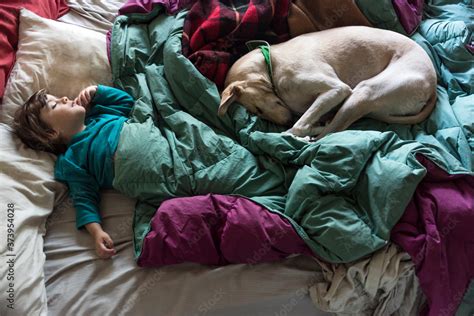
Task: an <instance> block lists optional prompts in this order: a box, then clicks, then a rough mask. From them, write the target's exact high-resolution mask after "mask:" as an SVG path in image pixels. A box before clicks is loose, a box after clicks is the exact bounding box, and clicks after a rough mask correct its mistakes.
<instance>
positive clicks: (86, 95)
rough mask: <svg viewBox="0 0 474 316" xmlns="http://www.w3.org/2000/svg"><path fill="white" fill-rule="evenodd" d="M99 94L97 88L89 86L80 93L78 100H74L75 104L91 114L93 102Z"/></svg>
mask: <svg viewBox="0 0 474 316" xmlns="http://www.w3.org/2000/svg"><path fill="white" fill-rule="evenodd" d="M96 92H97V86H89V87H87V88H85V89H84V90H82V91H81V92H79V95H78V96H77V98H75V99H74V103H76V104H78V105H80V106H82V107H83V108H85V109H86V112H89V110H90V107H91V101H92V99H93V98H94V96H95V93H96Z"/></svg>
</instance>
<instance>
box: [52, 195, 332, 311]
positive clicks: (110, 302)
mask: <svg viewBox="0 0 474 316" xmlns="http://www.w3.org/2000/svg"><path fill="white" fill-rule="evenodd" d="M133 209H134V201H133V200H131V199H129V198H127V197H124V196H123V195H121V194H119V193H117V192H116V191H112V190H110V191H105V192H103V194H102V204H101V212H102V216H103V220H104V230H105V231H107V232H108V233H109V234H110V235H111V237H112V239H113V240H114V243H115V247H116V250H117V255H115V256H114V257H113V258H112V259H109V260H103V259H98V258H97V257H96V256H95V252H94V244H93V242H92V239H91V237H90V236H89V234H88V233H87V232H86V231H85V230H81V231H77V230H76V228H75V214H74V209H73V207H72V205H71V202H70V200H69V199H68V200H65V201H64V202H63V203H62V204H60V205H59V206H58V207H56V208H55V210H54V211H53V214H52V215H51V216H50V218H49V219H48V222H47V235H46V238H45V246H44V251H45V253H46V264H45V278H46V290H47V293H48V310H49V315H61V316H62V315H134V316H135V315H249V316H251V315H316V316H318V315H330V314H328V313H324V312H320V311H318V309H317V308H316V307H315V306H314V304H313V303H312V302H311V300H310V298H309V295H308V289H309V287H310V286H311V285H313V284H315V283H316V282H317V281H320V282H322V281H323V275H322V273H321V269H320V267H319V265H318V264H317V262H316V261H314V260H313V259H310V258H309V257H302V256H298V257H293V258H289V259H286V260H285V261H284V262H281V263H275V264H258V265H244V264H238V265H229V266H223V267H208V266H201V265H197V264H190V263H189V264H180V265H175V266H167V267H163V268H161V269H143V268H139V267H137V266H136V264H135V262H134V260H133V249H132V214H133Z"/></svg>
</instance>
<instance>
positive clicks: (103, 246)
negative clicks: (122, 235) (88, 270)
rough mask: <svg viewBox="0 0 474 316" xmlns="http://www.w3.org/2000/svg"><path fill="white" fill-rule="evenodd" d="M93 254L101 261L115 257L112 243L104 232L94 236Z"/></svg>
mask: <svg viewBox="0 0 474 316" xmlns="http://www.w3.org/2000/svg"><path fill="white" fill-rule="evenodd" d="M94 242H95V252H96V253H97V255H98V256H99V257H100V258H102V259H107V258H110V257H112V256H113V255H115V253H116V252H115V249H114V242H113V241H112V238H110V236H109V234H107V233H106V232H105V231H99V232H97V233H96V234H95V235H94Z"/></svg>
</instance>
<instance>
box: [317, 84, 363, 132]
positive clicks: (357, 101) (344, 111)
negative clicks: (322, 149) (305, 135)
mask: <svg viewBox="0 0 474 316" xmlns="http://www.w3.org/2000/svg"><path fill="white" fill-rule="evenodd" d="M371 94H372V92H371V89H370V88H369V87H367V86H363V87H359V88H358V87H356V88H354V91H353V93H352V95H351V96H350V97H349V98H348V99H347V100H346V101H345V102H344V104H343V105H342V106H341V108H340V109H339V110H338V111H337V113H336V115H335V116H334V118H333V119H332V120H331V122H330V123H329V124H328V125H326V126H325V127H324V128H323V130H322V131H321V133H320V134H319V135H318V136H317V137H316V140H318V139H321V138H322V137H324V136H325V135H327V134H329V133H333V132H339V131H342V130H345V129H346V128H348V127H349V126H350V125H351V124H352V123H354V122H355V121H357V120H358V119H360V118H362V117H363V116H365V115H367V114H368V113H369V108H370V102H371V101H370V100H371V98H370V95H371Z"/></svg>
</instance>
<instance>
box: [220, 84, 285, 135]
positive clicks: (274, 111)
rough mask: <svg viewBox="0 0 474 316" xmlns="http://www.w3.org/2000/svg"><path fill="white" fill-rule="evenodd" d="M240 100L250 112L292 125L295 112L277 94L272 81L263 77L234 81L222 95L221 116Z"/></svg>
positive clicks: (275, 121)
mask: <svg viewBox="0 0 474 316" xmlns="http://www.w3.org/2000/svg"><path fill="white" fill-rule="evenodd" d="M234 101H238V102H239V103H240V104H242V105H243V106H244V107H245V108H246V109H247V110H248V111H249V112H250V113H253V114H255V115H258V116H259V117H261V118H263V119H266V120H268V121H272V122H274V123H277V124H280V125H285V126H291V125H292V123H294V122H293V114H292V112H291V111H290V110H288V109H287V108H286V107H285V103H284V102H283V100H281V99H280V98H279V97H278V96H276V95H275V93H274V91H273V89H272V86H271V83H270V82H268V81H267V80H265V79H263V78H257V79H248V80H241V81H234V82H232V83H231V84H229V85H228V86H227V87H226V88H225V89H224V91H222V95H221V104H220V105H219V110H218V114H219V116H222V115H224V114H225V113H226V112H227V110H228V108H229V106H230V105H231V104H232V103H233V102H234Z"/></svg>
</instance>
